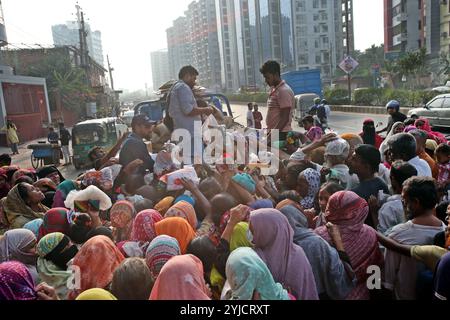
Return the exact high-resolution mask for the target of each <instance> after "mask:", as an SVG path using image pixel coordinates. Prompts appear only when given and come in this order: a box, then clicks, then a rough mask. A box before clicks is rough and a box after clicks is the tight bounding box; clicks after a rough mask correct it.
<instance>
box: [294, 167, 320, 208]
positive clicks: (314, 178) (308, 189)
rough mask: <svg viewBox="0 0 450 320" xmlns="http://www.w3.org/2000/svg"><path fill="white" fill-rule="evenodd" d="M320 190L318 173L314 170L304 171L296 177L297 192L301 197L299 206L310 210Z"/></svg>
mask: <svg viewBox="0 0 450 320" xmlns="http://www.w3.org/2000/svg"><path fill="white" fill-rule="evenodd" d="M319 190H320V173H319V172H318V171H317V170H314V169H306V170H305V171H303V172H302V173H300V175H299V176H298V182H297V192H298V193H299V194H300V196H301V197H302V200H300V206H301V207H302V208H303V209H312V208H314V204H315V201H316V196H317V194H318V193H319Z"/></svg>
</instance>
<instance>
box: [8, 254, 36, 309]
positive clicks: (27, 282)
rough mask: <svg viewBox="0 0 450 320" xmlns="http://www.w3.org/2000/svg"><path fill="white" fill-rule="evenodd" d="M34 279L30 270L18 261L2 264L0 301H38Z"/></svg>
mask: <svg viewBox="0 0 450 320" xmlns="http://www.w3.org/2000/svg"><path fill="white" fill-rule="evenodd" d="M37 298H38V295H37V292H36V291H35V289H34V281H33V277H32V276H31V274H30V271H29V270H28V268H27V267H26V266H25V265H24V264H22V263H20V262H17V261H10V262H4V263H0V300H9V301H30V300H37Z"/></svg>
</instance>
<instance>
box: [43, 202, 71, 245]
mask: <svg viewBox="0 0 450 320" xmlns="http://www.w3.org/2000/svg"><path fill="white" fill-rule="evenodd" d="M68 212H69V210H67V209H65V208H54V209H50V210H48V211H47V212H46V214H45V216H44V219H43V220H44V222H43V223H42V225H41V227H40V228H39V236H38V239H41V238H42V237H43V236H45V235H47V234H49V233H53V232H61V233H63V234H69V231H70V222H69V217H68Z"/></svg>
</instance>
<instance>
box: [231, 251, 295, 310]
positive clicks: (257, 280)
mask: <svg viewBox="0 0 450 320" xmlns="http://www.w3.org/2000/svg"><path fill="white" fill-rule="evenodd" d="M226 273H227V279H228V282H229V284H230V287H231V300H252V299H253V294H254V292H255V291H256V292H258V293H259V295H260V296H261V300H272V301H273V300H290V298H289V295H288V292H287V291H286V290H285V289H284V288H283V286H282V285H281V284H279V283H276V282H275V280H274V279H273V276H272V274H271V273H270V271H269V268H268V267H267V266H266V264H265V263H264V261H262V260H261V258H260V257H259V256H258V254H257V253H256V252H255V251H254V250H253V249H251V248H239V249H236V250H235V251H233V252H232V253H231V254H230V257H229V258H228V261H227V266H226Z"/></svg>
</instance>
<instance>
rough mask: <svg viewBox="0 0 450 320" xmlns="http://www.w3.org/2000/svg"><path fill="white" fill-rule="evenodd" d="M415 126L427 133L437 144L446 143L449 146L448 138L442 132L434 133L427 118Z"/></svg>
mask: <svg viewBox="0 0 450 320" xmlns="http://www.w3.org/2000/svg"><path fill="white" fill-rule="evenodd" d="M414 126H415V127H416V128H417V129H419V130H423V131H426V132H427V133H428V135H429V137H430V138H431V139H433V140H435V141H436V142H437V144H441V143H445V144H447V143H448V141H447V138H446V137H445V135H443V134H442V133H440V132H436V131H433V130H432V128H431V125H430V121H429V120H428V119H426V118H420V119H417V120H416V122H415V123H414Z"/></svg>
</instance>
